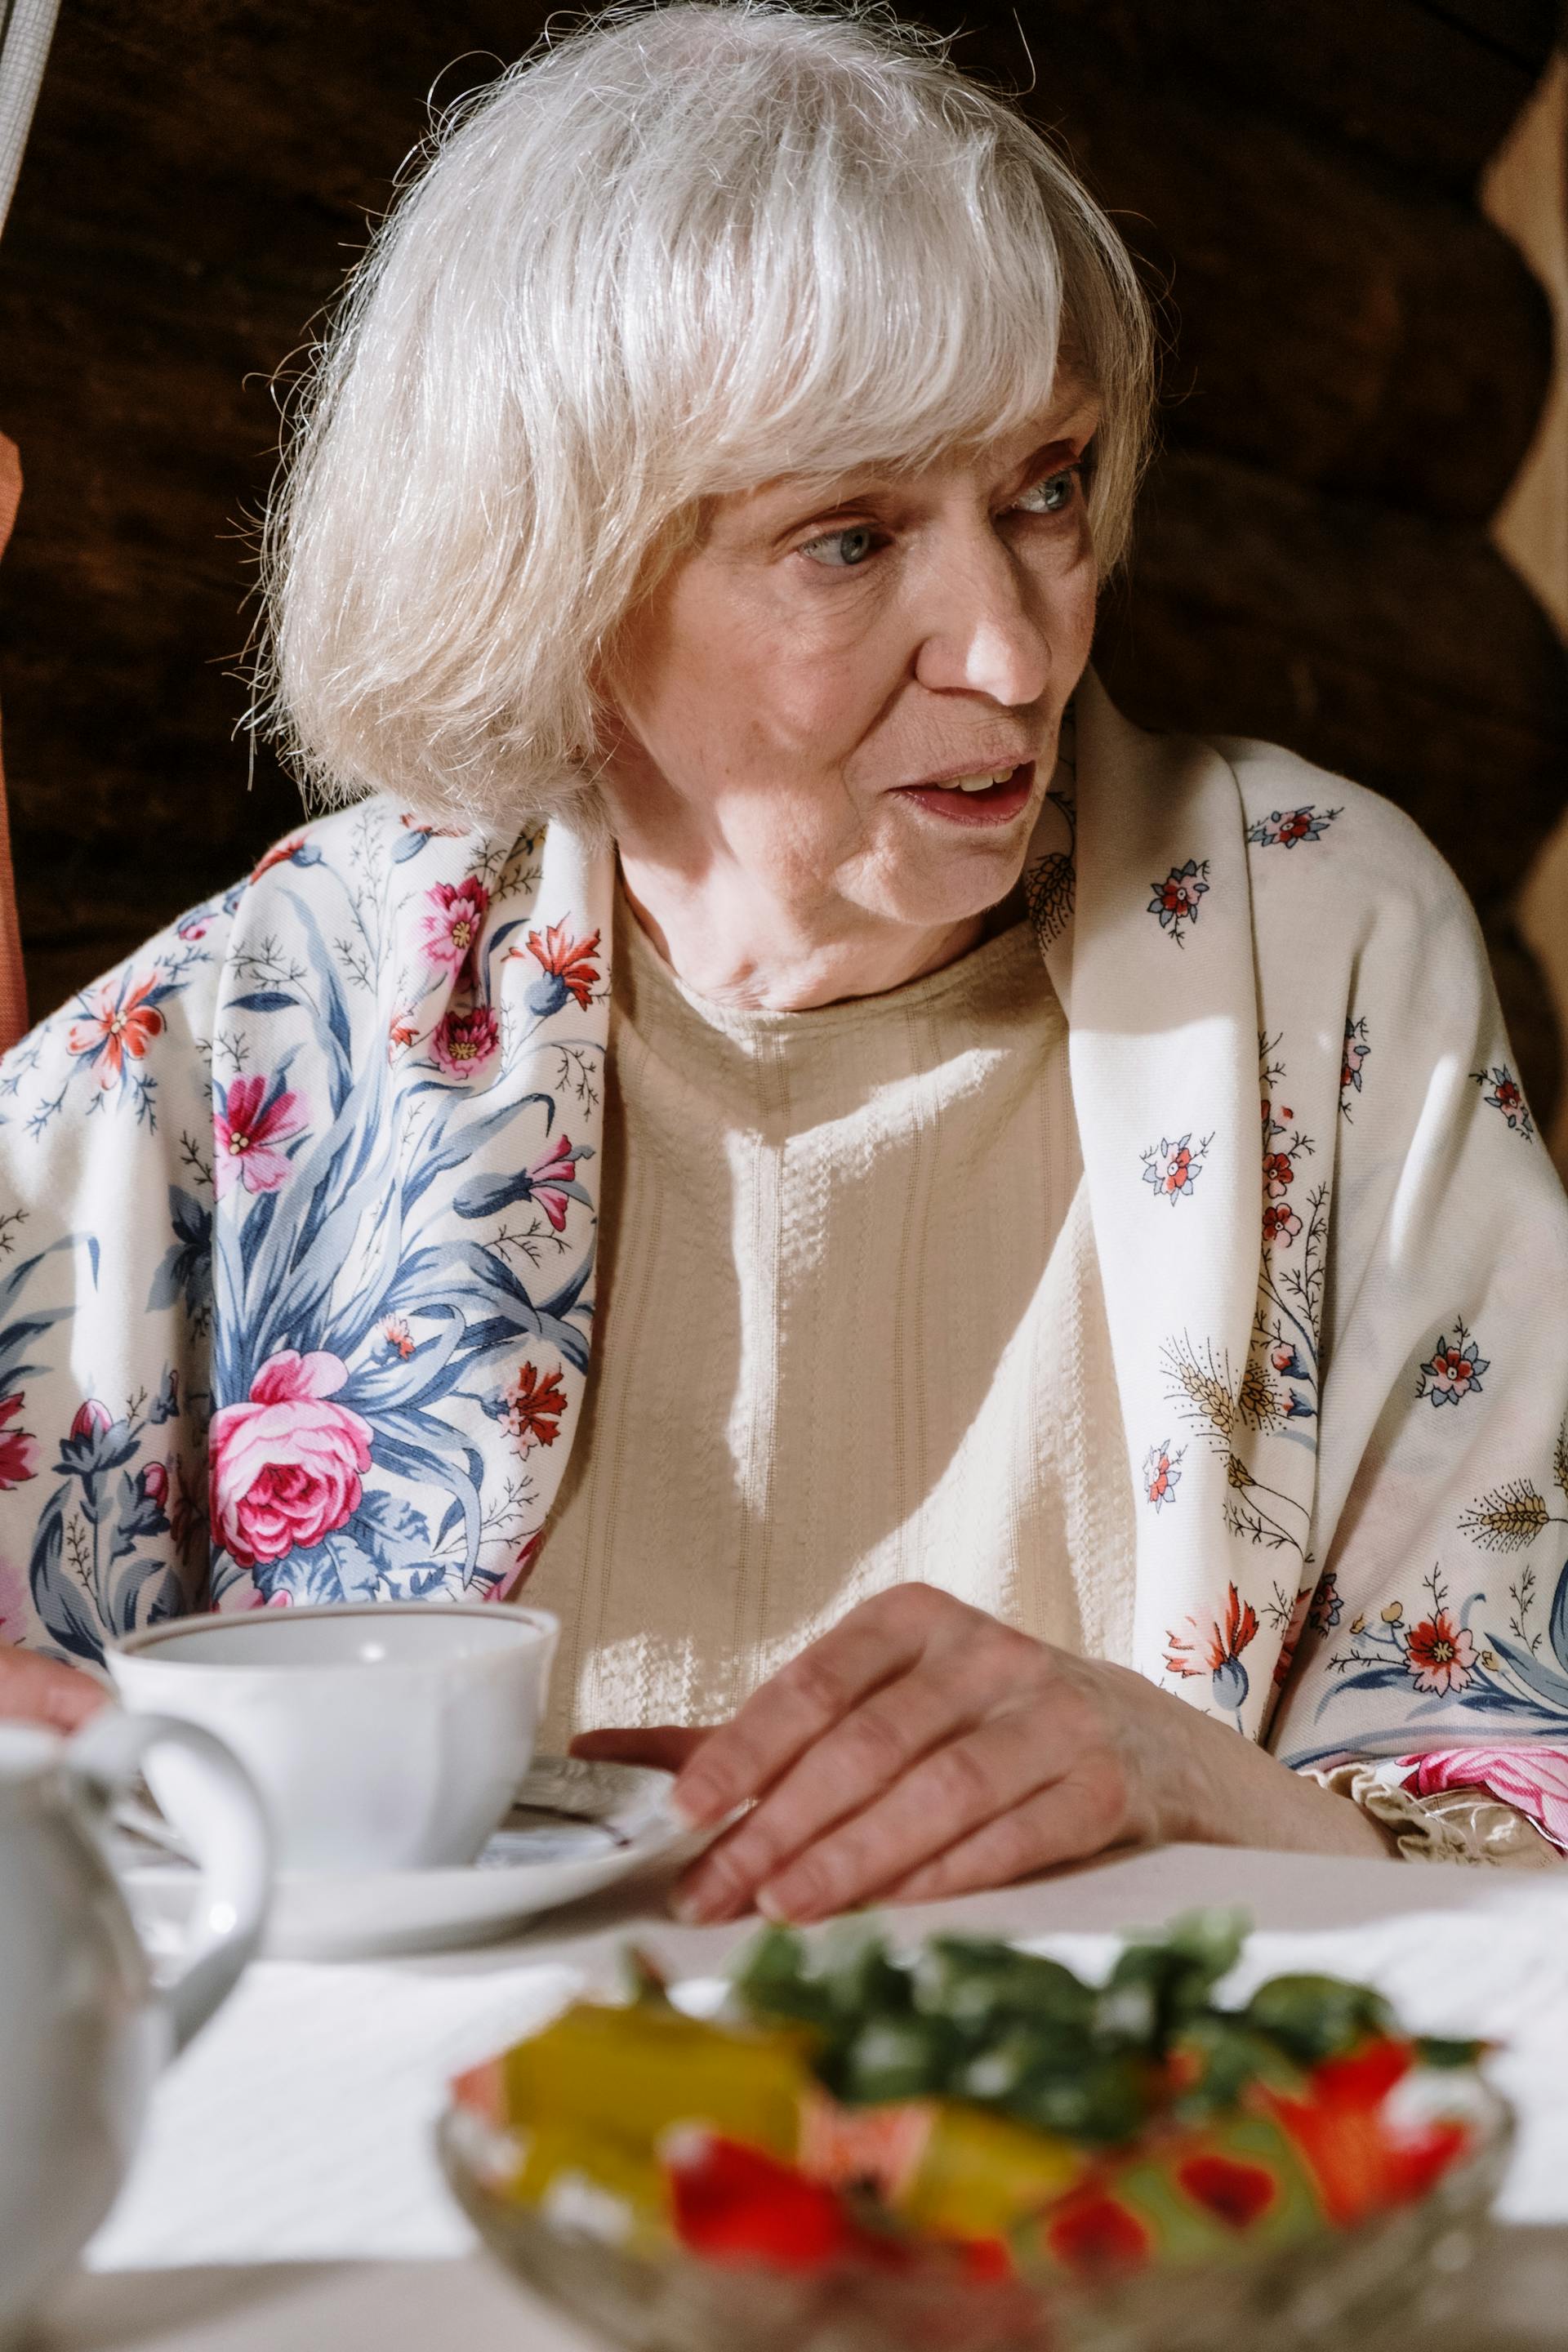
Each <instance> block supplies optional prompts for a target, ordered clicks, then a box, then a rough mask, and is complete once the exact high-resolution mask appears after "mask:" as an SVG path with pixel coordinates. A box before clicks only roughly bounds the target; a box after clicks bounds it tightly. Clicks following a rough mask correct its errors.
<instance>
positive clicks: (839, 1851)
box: [757, 1708, 1072, 1921]
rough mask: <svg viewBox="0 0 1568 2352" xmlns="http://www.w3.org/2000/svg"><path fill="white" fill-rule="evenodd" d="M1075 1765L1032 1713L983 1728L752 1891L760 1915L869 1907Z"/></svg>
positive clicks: (953, 1743)
mask: <svg viewBox="0 0 1568 2352" xmlns="http://www.w3.org/2000/svg"><path fill="white" fill-rule="evenodd" d="M1071 1762H1072V1759H1071V1757H1070V1756H1069V1755H1068V1754H1065V1753H1063V1752H1062V1750H1061V1748H1060V1746H1059V1743H1058V1742H1057V1741H1055V1740H1053V1739H1051V1738H1050V1736H1049V1733H1048V1730H1047V1727H1046V1726H1045V1725H1044V1724H1042V1721H1041V1717H1040V1714H1039V1712H1038V1710H1037V1709H1034V1708H1031V1709H1029V1710H1027V1711H1025V1710H1024V1709H1019V1710H1018V1711H1017V1712H1016V1713H1012V1714H1007V1715H1002V1716H998V1717H994V1719H993V1720H992V1721H990V1722H988V1723H984V1724H980V1725H978V1726H977V1727H975V1728H974V1729H973V1730H972V1731H968V1732H966V1733H965V1734H964V1735H963V1738H958V1739H952V1740H949V1741H948V1742H947V1743H946V1744H945V1745H944V1746H942V1747H941V1748H937V1749H935V1750H934V1752H933V1753H932V1754H931V1755H929V1756H927V1757H925V1758H923V1759H921V1761H920V1762H919V1763H917V1764H914V1765H912V1766H911V1767H910V1770H909V1771H908V1772H906V1773H905V1774H904V1775H903V1776H902V1777H901V1779H900V1780H898V1781H896V1782H895V1784H894V1785H893V1786H892V1787H891V1788H890V1789H889V1790H887V1791H886V1793H885V1794H884V1795H883V1796H881V1797H880V1798H879V1799H878V1801H876V1802H875V1803H874V1804H871V1805H868V1806H867V1808H866V1809H865V1811H862V1812H858V1813H856V1814H854V1815H853V1816H852V1817H851V1818H850V1819H848V1820H847V1821H844V1822H840V1823H839V1824H838V1826H837V1828H836V1829H833V1830H831V1831H829V1832H827V1834H826V1836H823V1837H821V1838H818V1839H816V1841H815V1842H814V1843H811V1844H810V1845H808V1846H806V1847H805V1849H804V1851H802V1852H800V1853H796V1854H795V1856H794V1857H793V1858H792V1859H791V1860H790V1861H789V1862H788V1863H786V1864H785V1865H784V1868H783V1869H782V1870H781V1871H779V1872H777V1873H776V1874H774V1875H773V1876H771V1877H769V1878H767V1879H766V1880H764V1881H763V1884H762V1885H761V1886H760V1887H759V1888H758V1890H757V1908H758V1910H759V1911H761V1912H763V1915H764V1916H766V1917H768V1918H770V1919H794V1920H799V1921H805V1920H807V1919H823V1918H826V1917H827V1916H829V1915H830V1914H831V1913H833V1912H835V1911H846V1910H848V1909H850V1908H852V1907H853V1906H855V1905H857V1904H861V1903H867V1902H869V1901H870V1900H871V1898H872V1897H873V1896H874V1895H878V1894H879V1893H880V1891H881V1890H882V1888H883V1887H885V1886H887V1885H889V1883H893V1882H896V1881H898V1880H899V1879H901V1878H904V1877H907V1876H908V1874H910V1872H911V1871H913V1870H915V1869H917V1868H919V1867H920V1865H921V1864H923V1863H926V1862H930V1861H933V1860H934V1859H935V1858H936V1857H937V1856H938V1855H939V1854H942V1853H945V1852H946V1851H947V1849H948V1848H949V1847H950V1846H952V1845H954V1844H955V1843H957V1842H958V1841H959V1840H960V1839H962V1838H965V1837H967V1836H969V1835H970V1834H971V1833H972V1832H975V1831H977V1830H979V1829H981V1828H983V1827H984V1825H985V1824H986V1823H988V1822H994V1821H995V1820H996V1819H997V1818H998V1817H999V1816H1002V1815H1005V1814H1006V1813H1008V1812H1010V1811H1015V1810H1016V1808H1017V1807H1018V1806H1019V1805H1021V1804H1023V1803H1024V1802H1025V1801H1026V1800H1028V1799H1029V1798H1031V1797H1032V1796H1034V1795H1035V1794H1036V1793H1037V1791H1039V1790H1043V1789H1045V1788H1047V1786H1049V1785H1050V1784H1052V1783H1054V1782H1056V1781H1057V1780H1061V1779H1062V1778H1064V1777H1065V1775H1066V1773H1067V1772H1068V1769H1070V1766H1071Z"/></svg>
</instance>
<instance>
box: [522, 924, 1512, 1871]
mask: <svg viewBox="0 0 1568 2352" xmlns="http://www.w3.org/2000/svg"><path fill="white" fill-rule="evenodd" d="M612 968H613V970H614V971H615V974H616V992H615V995H614V997H613V999H612V1002H611V1009H610V1039H609V1043H610V1051H609V1057H608V1075H607V1078H606V1099H605V1171H604V1181H603V1192H602V1196H601V1204H600V1236H599V1246H600V1257H599V1267H598V1292H597V1301H596V1310H595V1322H596V1326H597V1328H596V1331H595V1340H594V1357H595V1369H594V1373H593V1376H592V1378H591V1379H590V1381H589V1382H588V1387H587V1392H586V1397H585V1400H584V1419H585V1425H584V1428H583V1429H582V1430H580V1431H579V1433H578V1442H577V1443H576V1444H574V1446H573V1449H572V1454H571V1457H570V1461H569V1463H568V1465H567V1469H566V1473H565V1476H564V1478H563V1482H562V1486H561V1490H560V1493H559V1495H558V1496H557V1498H556V1504H555V1508H554V1511H553V1513H552V1517H551V1519H550V1521H549V1523H548V1526H547V1528H546V1531H545V1539H544V1543H543V1545H542V1549H541V1551H540V1554H539V1558H538V1560H537V1563H536V1565H535V1568H534V1570H533V1574H532V1576H531V1579H530V1581H529V1585H528V1591H527V1598H528V1600H529V1601H531V1602H537V1603H538V1604H539V1605H540V1606H541V1607H543V1608H546V1609H550V1610H552V1611H553V1612H555V1614H556V1615H557V1616H558V1617H559V1618H560V1620H561V1627H562V1637H561V1649H560V1654H559V1656H558V1658H557V1662H556V1666H555V1672H554V1675H553V1676H552V1685H551V1704H550V1711H549V1714H548V1716H547V1717H546V1720H545V1723H544V1726H543V1727H542V1736H541V1745H542V1747H544V1748H549V1749H551V1750H553V1751H556V1752H559V1750H560V1749H561V1748H563V1746H564V1744H565V1742H566V1740H567V1738H569V1737H570V1736H571V1734H572V1732H574V1731H576V1730H582V1729H586V1728H588V1727H592V1726H597V1725H600V1724H648V1723H713V1722H718V1721H721V1719H722V1718H723V1717H725V1716H728V1715H731V1714H732V1713H733V1711H734V1709H735V1708H736V1707H737V1706H739V1704H740V1702H741V1701H742V1699H743V1698H744V1697H745V1696H747V1695H748V1693H749V1692H751V1691H752V1690H753V1689H754V1688H755V1687H756V1685H758V1683H760V1682H762V1681H763V1680H764V1679H765V1677H766V1676H767V1675H770V1674H772V1673H773V1671H774V1670H775V1669H776V1668H777V1667H778V1666H780V1665H782V1664H784V1661H785V1660H786V1659H787V1658H790V1657H792V1656H794V1655H795V1653H796V1652H797V1651H799V1650H801V1649H803V1648H804V1647H805V1644H806V1643H808V1642H809V1641H811V1640H812V1639H813V1638H814V1637H815V1636H816V1634H818V1633H823V1632H825V1631H826V1628H827V1627H828V1626H829V1625H831V1624H832V1623H833V1622H835V1620H836V1619H837V1618H838V1617H840V1616H842V1615H843V1613H844V1612H845V1611H846V1610H847V1609H848V1608H850V1607H851V1606H852V1605H853V1604H854V1602H855V1601H859V1600H862V1599H864V1598H865V1596H866V1595H867V1594H868V1593H872V1592H878V1591H882V1590H883V1589H884V1588H885V1587H887V1586H889V1585H891V1584H896V1583H898V1582H900V1580H905V1579H909V1578H917V1577H918V1578H922V1579H924V1580H926V1581H927V1582H928V1583H931V1584H940V1585H942V1586H944V1587H945V1588H946V1589H947V1591H950V1592H953V1593H956V1594H957V1595H958V1596H959V1598H960V1599H962V1600H964V1601H971V1602H973V1605H974V1606H975V1607H976V1608H979V1609H985V1610H988V1611H990V1612H991V1613H992V1614H993V1615H994V1616H997V1617H1001V1618H1003V1619H1005V1621H1006V1622H1008V1623H1010V1624H1014V1625H1017V1626H1019V1627H1020V1628H1021V1629H1022V1630H1023V1631H1024V1632H1026V1633H1032V1634H1035V1635H1037V1636H1038V1637H1039V1638H1041V1639H1043V1640H1046V1641H1049V1642H1055V1643H1058V1644H1059V1645H1060V1646H1061V1647H1062V1648H1064V1649H1068V1650H1074V1651H1077V1652H1079V1654H1083V1655H1087V1656H1091V1657H1100V1658H1109V1659H1110V1660H1112V1661H1114V1662H1116V1663H1118V1664H1130V1663H1131V1633H1132V1585H1133V1555H1134V1541H1133V1527H1132V1501H1131V1479H1130V1477H1129V1475H1128V1473H1127V1469H1126V1455H1125V1449H1124V1446H1123V1443H1122V1433H1121V1412H1120V1407H1119V1404H1118V1400H1117V1391H1116V1378H1115V1371H1114V1368H1113V1365H1112V1361H1111V1355H1110V1335H1109V1332H1108V1331H1107V1328H1106V1323H1105V1313H1104V1307H1103V1304H1102V1300H1101V1296H1100V1276H1099V1268H1098V1265H1097V1261H1096V1257H1095V1250H1094V1240H1093V1234H1092V1232H1091V1229H1090V1225H1089V1202H1088V1194H1087V1191H1086V1188H1085V1186H1084V1183H1083V1174H1082V1165H1081V1162H1080V1160H1079V1144H1078V1129H1077V1125H1076V1121H1075V1119H1074V1115H1073V1107H1072V1097H1071V1093H1070V1089H1069V1086H1068V1041H1067V1023H1066V1019H1065V1016H1064V1014H1063V1013H1062V1009H1061V1005H1060V1003H1058V999H1057V996H1056V993H1055V992H1054V990H1053V989H1052V987H1051V983H1050V981H1049V979H1048V977H1047V972H1046V969H1045V965H1044V963H1043V961H1042V960H1041V957H1040V953H1039V950H1038V949H1037V946H1036V944H1035V941H1034V939H1033V937H1032V935H1031V933H1030V931H1029V929H1028V926H1027V925H1026V924H1025V923H1022V922H1019V923H1015V924H1014V925H1013V926H1012V928H1011V929H1005V930H1003V931H1000V932H999V933H998V934H997V935H996V936H995V937H994V938H992V939H990V940H986V941H985V942H984V944H982V945H981V946H979V947H977V948H975V949H973V950H972V951H971V952H970V953H969V954H968V955H966V956H963V957H961V958H960V960H959V961H957V962H956V963H952V964H948V965H946V966H944V967H943V969H942V971H937V972H932V973H931V974H930V975H929V977H927V978H926V979H924V980H917V981H911V982H909V983H908V984H907V985H906V986H904V987H902V988H895V989H889V991H888V992H886V993H885V994H883V995H880V996H867V997H857V998H853V999H850V1000H849V1001H847V1003H841V1004H833V1005H827V1006H826V1007H824V1008H823V1009H822V1010H820V1011H816V1012H811V1013H763V1012H745V1011H737V1010H735V1009H734V1008H732V1007H731V1006H728V1005H721V1004H715V1003H710V1002H708V1001H706V1000H704V999H703V998H701V997H700V996H698V995H696V994H695V993H694V992H692V991H691V990H690V989H689V988H686V987H685V986H683V985H682V983H681V982H680V981H679V980H678V979H677V977H676V975H675V973H674V972H673V971H671V970H670V969H669V967H668V964H666V963H665V961H663V959H662V957H661V956H660V955H659V954H658V950H656V949H655V947H654V946H653V944H652V942H651V941H650V940H648V939H647V936H646V934H645V933H644V932H643V930H642V929H641V928H640V927H639V925H638V924H637V920H636V919H635V918H634V917H633V915H632V913H631V911H630V908H629V907H628V906H627V904H626V898H625V896H624V894H622V893H620V892H617V894H616V931H615V940H614V961H613V967H612ZM1390 1769H1392V1768H1388V1767H1378V1766H1368V1765H1346V1766H1343V1767H1342V1768H1340V1769H1338V1770H1336V1771H1332V1772H1322V1773H1318V1774H1315V1775H1314V1776H1313V1777H1314V1778H1316V1779H1319V1780H1321V1781H1323V1782H1324V1784H1325V1785H1327V1786H1330V1787H1332V1788H1336V1789H1338V1790H1340V1791H1341V1793H1342V1794H1343V1795H1345V1796H1348V1797H1350V1798H1351V1799H1352V1801H1354V1802H1355V1803H1358V1804H1360V1805H1361V1806H1362V1807H1363V1810H1365V1811H1368V1812H1369V1813H1371V1814H1372V1816H1373V1818H1374V1819H1375V1820H1377V1821H1378V1822H1380V1823H1381V1824H1382V1825H1383V1827H1384V1831H1385V1832H1386V1834H1387V1836H1388V1838H1389V1841H1390V1846H1391V1850H1392V1851H1394V1852H1398V1853H1403V1854H1405V1855H1406V1856H1407V1857H1408V1858H1410V1859H1412V1860H1423V1861H1444V1862H1471V1863H1478V1862H1479V1863H1504V1864H1513V1865H1515V1866H1524V1867H1531V1868H1555V1867H1556V1866H1557V1862H1556V1857H1555V1855H1554V1853H1553V1852H1552V1849H1551V1847H1550V1846H1548V1845H1547V1844H1546V1843H1545V1841H1544V1840H1543V1839H1542V1838H1541V1837H1540V1836H1538V1834H1537V1833H1536V1832H1535V1830H1534V1829H1533V1828H1532V1826H1531V1824H1530V1823H1529V1822H1527V1821H1525V1820H1524V1819H1523V1818H1522V1817H1521V1815H1520V1814H1518V1813H1516V1812H1515V1811H1514V1810H1513V1808H1512V1807H1511V1806H1509V1805H1506V1804H1503V1803H1501V1802H1500V1801H1498V1800H1497V1799H1495V1798H1493V1797H1491V1796H1490V1795H1489V1793H1488V1792H1486V1791H1484V1790H1474V1789H1458V1790H1448V1791H1447V1792H1445V1793H1444V1794H1442V1795H1438V1796H1433V1797H1426V1798H1422V1797H1418V1796H1416V1795H1415V1794H1414V1793H1412V1792H1408V1791H1405V1790H1403V1789H1400V1788H1398V1787H1395V1786H1394V1785H1391V1784H1390V1782H1389V1780H1388V1778H1387V1774H1388V1771H1389V1770H1390Z"/></svg>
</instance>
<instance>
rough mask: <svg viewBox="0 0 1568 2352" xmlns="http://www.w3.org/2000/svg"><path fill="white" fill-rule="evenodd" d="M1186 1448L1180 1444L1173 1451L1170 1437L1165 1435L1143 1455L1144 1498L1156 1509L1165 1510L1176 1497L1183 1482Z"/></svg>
mask: <svg viewBox="0 0 1568 2352" xmlns="http://www.w3.org/2000/svg"><path fill="white" fill-rule="evenodd" d="M1186 1450H1187V1449H1186V1447H1185V1446H1184V1445H1178V1446H1176V1447H1175V1448H1174V1450H1173V1449H1172V1445H1171V1441H1170V1439H1169V1438H1168V1437H1163V1438H1162V1439H1161V1440H1160V1443H1159V1444H1158V1445H1152V1446H1151V1447H1150V1448H1149V1451H1148V1453H1147V1454H1145V1455H1144V1457H1143V1494H1144V1498H1145V1500H1146V1501H1148V1502H1151V1503H1152V1504H1153V1506H1154V1508H1155V1510H1156V1511H1161V1510H1163V1508H1164V1507H1165V1505H1166V1504H1167V1503H1173V1502H1174V1501H1175V1499H1176V1488H1177V1487H1178V1486H1180V1485H1181V1483H1182V1469H1181V1463H1182V1456H1183V1454H1184V1453H1185V1452H1186Z"/></svg>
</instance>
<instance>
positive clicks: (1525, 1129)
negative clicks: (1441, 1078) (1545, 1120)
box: [1470, 1062, 1535, 1142]
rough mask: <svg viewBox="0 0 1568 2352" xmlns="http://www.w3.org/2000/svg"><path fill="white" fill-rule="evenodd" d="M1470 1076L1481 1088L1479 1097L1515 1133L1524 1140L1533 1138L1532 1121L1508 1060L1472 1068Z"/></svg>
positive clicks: (1521, 1088) (1522, 1090) (1529, 1140)
mask: <svg viewBox="0 0 1568 2352" xmlns="http://www.w3.org/2000/svg"><path fill="white" fill-rule="evenodd" d="M1470 1076H1471V1077H1472V1078H1474V1080H1475V1082H1476V1084H1477V1086H1478V1087H1479V1088H1480V1090H1481V1100H1482V1101H1483V1102H1484V1103H1487V1104H1489V1106H1490V1108H1492V1109H1493V1110H1495V1111H1497V1112H1498V1113H1499V1114H1500V1117H1501V1118H1503V1120H1504V1121H1505V1122H1506V1123H1507V1125H1508V1126H1509V1127H1510V1128H1511V1129H1513V1132H1514V1133H1515V1134H1516V1135H1522V1136H1523V1137H1524V1139H1525V1140H1526V1142H1533V1140H1534V1138H1535V1121H1534V1120H1533V1119H1532V1118H1531V1116H1530V1107H1529V1105H1528V1104H1527V1103H1526V1101H1525V1099H1524V1089H1523V1087H1521V1085H1520V1083H1519V1080H1518V1079H1517V1078H1516V1077H1515V1076H1514V1075H1513V1072H1512V1071H1511V1070H1510V1068H1509V1066H1508V1064H1507V1063H1506V1062H1502V1063H1500V1064H1499V1065H1498V1066H1497V1068H1496V1069H1493V1070H1472V1071H1471V1072H1470ZM1488 1082H1490V1086H1491V1092H1490V1093H1488V1092H1487V1086H1488Z"/></svg>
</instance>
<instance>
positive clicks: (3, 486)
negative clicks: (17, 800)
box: [0, 433, 27, 1054]
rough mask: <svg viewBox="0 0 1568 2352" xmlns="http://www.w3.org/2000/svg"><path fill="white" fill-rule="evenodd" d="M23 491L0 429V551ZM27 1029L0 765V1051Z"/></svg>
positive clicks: (17, 464)
mask: <svg viewBox="0 0 1568 2352" xmlns="http://www.w3.org/2000/svg"><path fill="white" fill-rule="evenodd" d="M21 495H22V461H21V458H20V457H19V456H18V455H17V451H16V443H15V442H14V441H7V440H6V438H5V435H4V434H3V433H0V555H4V554H5V543H6V541H7V540H8V539H9V538H10V536H11V526H12V524H13V523H14V522H15V521H16V502H17V500H18V499H20V497H21ZM26 1030H27V982H26V976H25V975H24V973H23V970H22V934H21V929H20V927H19V926H18V924H17V921H16V877H15V875H14V874H13V873H12V871H11V827H10V824H9V821H8V819H7V816H6V812H5V768H4V767H3V766H0V1054H3V1053H5V1051H6V1050H7V1048H8V1047H10V1046H12V1045H15V1044H16V1040H17V1038H18V1037H22V1036H25V1035H26Z"/></svg>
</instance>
